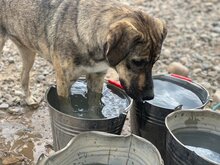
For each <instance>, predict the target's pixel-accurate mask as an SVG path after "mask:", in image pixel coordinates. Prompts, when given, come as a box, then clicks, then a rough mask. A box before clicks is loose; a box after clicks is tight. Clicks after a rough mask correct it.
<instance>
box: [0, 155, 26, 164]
mask: <svg viewBox="0 0 220 165" xmlns="http://www.w3.org/2000/svg"><path fill="white" fill-rule="evenodd" d="M22 160H23V158H22V157H15V156H10V157H6V158H3V160H2V165H16V164H17V163H19V162H21V161H22Z"/></svg>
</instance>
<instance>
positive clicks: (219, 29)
mask: <svg viewBox="0 0 220 165" xmlns="http://www.w3.org/2000/svg"><path fill="white" fill-rule="evenodd" d="M212 32H215V33H220V27H218V26H215V27H213V28H212Z"/></svg>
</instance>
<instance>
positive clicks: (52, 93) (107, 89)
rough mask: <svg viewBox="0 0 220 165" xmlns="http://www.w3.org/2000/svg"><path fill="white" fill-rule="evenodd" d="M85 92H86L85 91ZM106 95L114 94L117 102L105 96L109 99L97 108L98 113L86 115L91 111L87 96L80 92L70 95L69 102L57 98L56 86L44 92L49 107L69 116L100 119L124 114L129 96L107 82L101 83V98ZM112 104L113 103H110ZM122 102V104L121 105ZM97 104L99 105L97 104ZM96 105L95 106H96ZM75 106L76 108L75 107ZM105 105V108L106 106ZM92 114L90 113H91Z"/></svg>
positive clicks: (129, 103)
mask: <svg viewBox="0 0 220 165" xmlns="http://www.w3.org/2000/svg"><path fill="white" fill-rule="evenodd" d="M79 81H85V80H84V79H82V80H81V79H79ZM86 94H87V93H86ZM104 94H105V95H107V97H110V96H108V95H112V96H113V95H114V98H115V96H117V98H118V99H120V100H117V101H118V104H117V103H115V100H113V99H112V100H110V99H111V98H107V97H106V98H107V99H109V100H107V101H105V100H104V101H105V102H104V103H103V104H102V105H104V107H102V109H101V108H99V110H98V111H99V114H98V115H96V114H95V115H93V116H92V115H88V114H90V112H93V111H91V110H90V109H89V106H88V103H87V98H85V97H84V96H82V95H80V94H76V95H70V97H69V102H68V103H66V102H65V103H63V102H61V101H60V100H59V96H58V94H57V90H56V87H50V89H49V90H48V91H47V93H46V99H47V102H48V104H49V106H50V107H51V108H53V109H54V110H56V111H59V112H60V113H64V114H66V115H69V116H73V117H77V118H87V119H102V118H108V119H110V118H115V117H118V116H119V115H120V114H126V113H127V112H128V111H129V109H130V107H131V104H132V100H131V98H130V97H128V96H127V94H126V93H125V92H124V91H123V90H121V89H119V88H118V87H116V86H114V85H112V84H109V83H104V85H103V96H102V100H103V98H104V96H105V95H104ZM112 104H114V105H112ZM122 104H123V105H122ZM98 106H99V105H98ZM98 106H97V107H98ZM75 107H76V108H75ZM77 107H79V108H78V109H79V110H76V109H77ZM106 107H107V108H106ZM91 114H92V113H91Z"/></svg>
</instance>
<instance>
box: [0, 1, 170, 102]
mask: <svg viewBox="0 0 220 165" xmlns="http://www.w3.org/2000/svg"><path fill="white" fill-rule="evenodd" d="M165 36H166V27H165V24H164V22H163V21H161V20H159V19H157V18H153V17H151V16H149V15H147V14H146V13H144V12H143V11H140V10H137V9H134V8H132V7H129V6H126V5H124V4H121V3H119V2H117V1H114V0H108V1H103V0H0V51H1V50H2V48H3V46H4V43H5V41H6V39H7V38H9V39H10V40H12V41H13V42H14V43H15V44H16V45H17V47H18V49H19V51H20V54H21V56H22V59H23V70H22V74H21V82H22V88H23V90H24V92H25V96H26V102H27V103H28V104H34V103H35V101H34V99H33V98H32V96H31V94H30V92H29V85H28V84H29V72H30V69H31V67H32V65H33V63H34V59H35V54H36V53H38V54H41V55H42V56H43V57H45V58H46V59H47V60H49V61H50V62H51V63H52V64H53V66H54V69H55V73H56V83H57V91H58V95H59V96H60V97H64V98H67V97H68V95H69V88H70V86H71V84H72V83H73V82H74V81H75V80H76V79H77V78H78V77H79V76H80V75H81V74H86V75H87V78H88V81H89V82H88V86H89V88H90V89H91V90H93V91H95V92H100V90H101V88H102V83H103V76H104V73H103V72H104V71H106V70H107V68H108V66H111V67H114V68H115V69H116V71H117V72H118V74H119V78H120V82H121V84H122V85H123V86H124V87H125V90H126V92H127V93H128V95H130V96H131V97H132V98H135V99H150V98H152V97H153V90H152V88H153V84H152V77H151V69H152V66H153V64H154V62H155V61H156V60H157V59H158V58H159V54H160V50H161V46H162V42H163V40H164V38H165Z"/></svg>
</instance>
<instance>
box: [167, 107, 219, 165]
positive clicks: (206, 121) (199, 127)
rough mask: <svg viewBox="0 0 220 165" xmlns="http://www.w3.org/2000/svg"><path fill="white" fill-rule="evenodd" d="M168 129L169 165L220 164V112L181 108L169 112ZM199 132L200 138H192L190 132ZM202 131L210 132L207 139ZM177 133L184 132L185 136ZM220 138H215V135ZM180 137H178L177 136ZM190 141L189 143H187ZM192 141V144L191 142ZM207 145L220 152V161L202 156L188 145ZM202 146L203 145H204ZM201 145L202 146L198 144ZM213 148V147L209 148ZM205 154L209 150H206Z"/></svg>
mask: <svg viewBox="0 0 220 165" xmlns="http://www.w3.org/2000/svg"><path fill="white" fill-rule="evenodd" d="M165 124H166V128H167V130H168V133H167V139H166V157H167V160H166V163H167V164H168V165H217V164H220V113H217V112H213V111H208V110H181V111H176V112H173V113H171V114H169V115H168V116H167V117H166V120H165ZM186 132H190V134H192V133H193V134H196V133H198V138H192V137H191V136H189V135H190V134H183V133H186ZM200 132H203V133H208V135H209V136H208V138H206V136H205V140H204V141H201V142H200V140H201V139H203V137H202V135H201V134H199V133H200ZM177 133H179V134H180V133H182V134H183V136H182V137H184V138H189V139H187V141H190V143H189V142H187V141H185V140H183V138H180V137H178V136H177V135H178V134H177ZM216 136H217V137H218V138H214V137H216ZM177 137H178V138H177ZM187 143H188V144H187ZM191 143H192V144H191ZM201 143H202V145H204V146H205V148H206V147H207V148H208V147H213V148H215V150H217V151H216V152H218V154H219V160H218V161H219V162H218V163H217V162H214V161H213V160H211V159H209V158H208V157H206V156H201V155H200V154H199V153H198V152H196V151H195V150H192V149H190V147H188V146H189V145H190V146H191V145H192V146H197V145H199V144H201ZM204 146H202V147H204ZM197 147H200V146H197ZM209 149H212V148H209ZM204 153H205V154H208V153H209V152H207V151H205V152H204Z"/></svg>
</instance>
